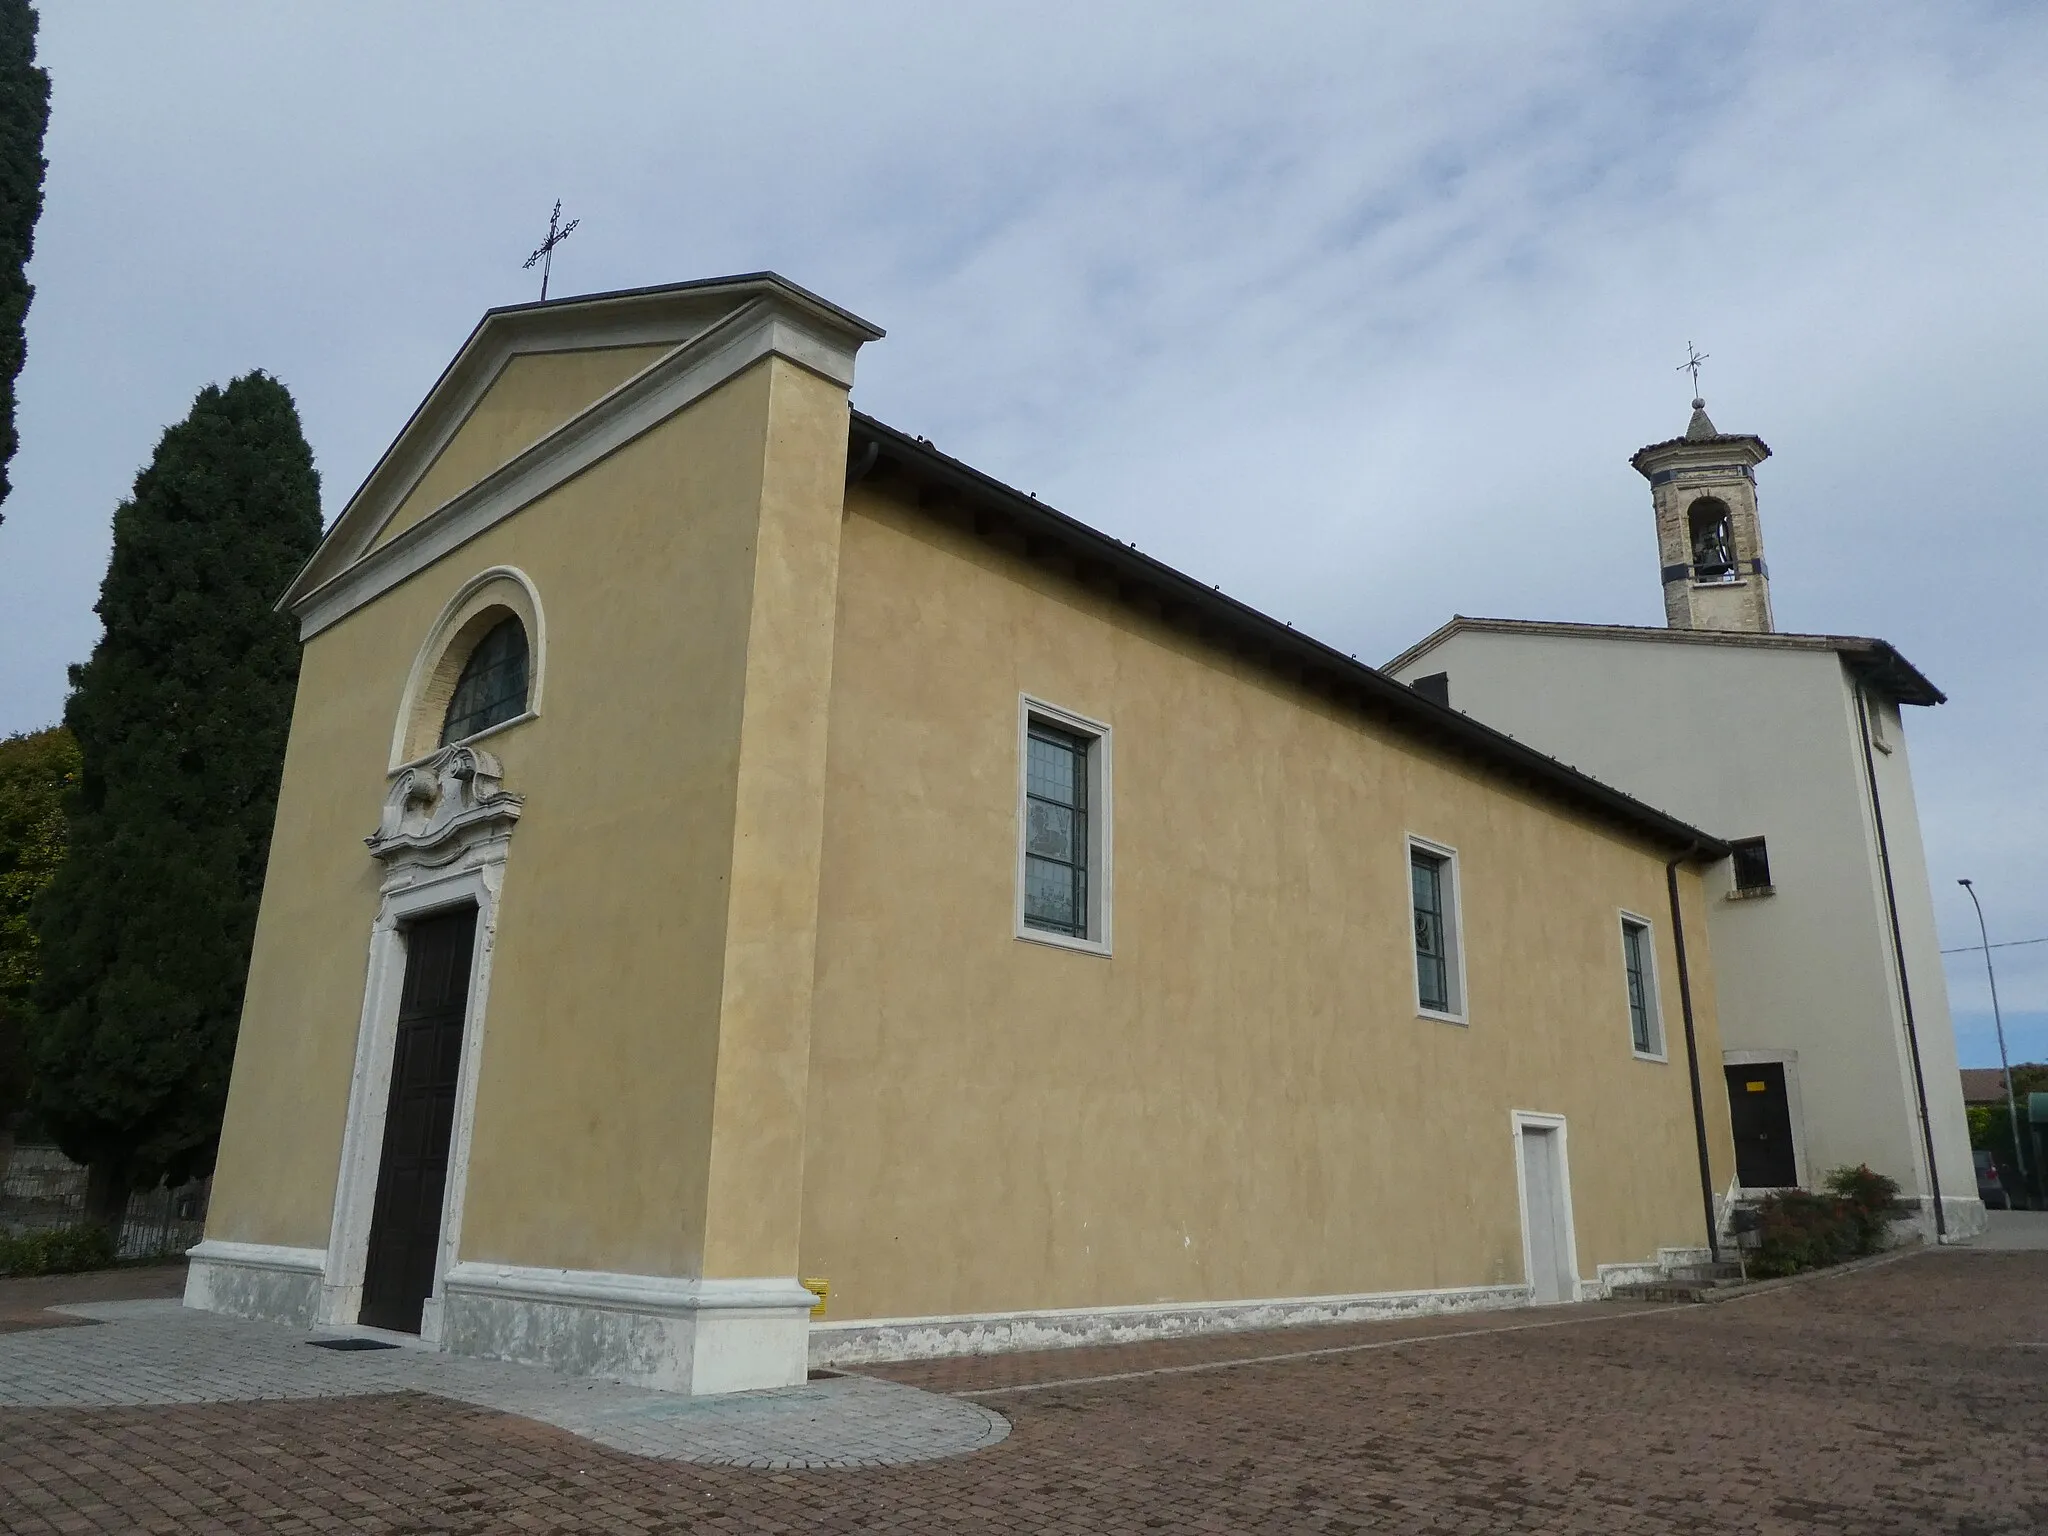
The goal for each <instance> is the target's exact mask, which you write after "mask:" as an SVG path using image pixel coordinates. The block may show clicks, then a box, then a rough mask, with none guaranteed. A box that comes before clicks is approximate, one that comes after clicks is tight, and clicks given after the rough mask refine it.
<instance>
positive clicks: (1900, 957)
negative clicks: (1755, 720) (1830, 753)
mask: <svg viewBox="0 0 2048 1536" xmlns="http://www.w3.org/2000/svg"><path fill="white" fill-rule="evenodd" d="M1856 724H1857V726H1858V728H1859V729H1860V730H1861V731H1862V733H1863V777H1864V779H1865V780H1866V781H1867V782H1868V783H1869V785H1870V816H1871V820H1872V821H1874V822H1876V824H1877V862H1878V864H1879V866H1880V867H1882V868H1883V870H1884V910H1885V915H1886V916H1887V917H1889V918H1890V919H1891V925H1892V963H1893V964H1894V965H1896V966H1897V967H1898V969H1899V1002H1900V1004H1901V1006H1902V1007H1903V1008H1904V1010H1905V1015H1906V1048H1907V1051H1908V1053H1909V1054H1910V1055H1911V1056H1912V1058H1913V1094H1914V1097H1915V1098H1916V1099H1918V1100H1919V1103H1920V1145H1921V1146H1922V1147H1923V1148H1925V1149H1926V1152H1927V1189H1928V1192H1929V1193H1930V1194H1931V1195H1932V1196H1933V1199H1934V1240H1935V1241H1936V1242H1937V1243H1939V1242H1940V1241H1941V1240H1942V1239H1943V1238H1945V1237H1947V1236H1948V1219H1947V1217H1946V1216H1945V1215H1944V1214H1943V1212H1942V1209H1941V1174H1940V1173H1939V1172H1938V1171H1937V1170H1936V1169H1935V1166H1934V1128H1933V1126H1932V1125H1930V1124H1929V1123H1928V1119H1927V1076H1926V1074H1925V1073H1924V1072H1922V1071H1921V1070H1920V1031H1919V1029H1918V1028H1917V1027H1916V1026H1915V1025H1914V1022H1913V984H1912V982H1911V981H1909V980H1908V979H1907V976H1906V941H1905V938H1904V936H1903V935H1902V934H1901V933H1900V932H1899V896H1898V892H1897V891H1896V890H1894V889H1893V887H1892V850H1891V844H1890V843H1889V842H1887V841H1886V840H1885V835H1884V803H1883V802H1882V801H1881V800H1879V799H1878V797H1877V759H1876V758H1875V757H1873V756H1872V755H1871V751H1870V708H1869V703H1868V701H1867V700H1866V698H1865V697H1864V692H1863V685H1862V684H1861V683H1857V684H1856Z"/></svg>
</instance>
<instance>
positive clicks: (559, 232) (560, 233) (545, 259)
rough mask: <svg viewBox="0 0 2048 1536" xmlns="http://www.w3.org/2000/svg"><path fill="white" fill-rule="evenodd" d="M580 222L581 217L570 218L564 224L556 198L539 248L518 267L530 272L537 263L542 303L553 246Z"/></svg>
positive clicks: (545, 296)
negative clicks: (546, 230)
mask: <svg viewBox="0 0 2048 1536" xmlns="http://www.w3.org/2000/svg"><path fill="white" fill-rule="evenodd" d="M582 222H583V221H582V220H581V219H571V220H570V221H569V222H568V223H566V224H564V223H563V222H562V200H561V199H560V198H559V197H558V198H556V199H555V211H554V212H553V213H551V214H549V215H548V237H547V239H545V240H543V241H541V243H540V249H539V250H537V251H535V252H534V253H533V254H532V255H531V256H529V257H527V258H526V265H525V266H524V267H523V268H521V269H520V270H522V271H525V272H531V271H532V270H533V269H534V265H535V264H536V263H538V264H539V266H540V301H541V303H543V304H545V303H547V301H548V274H549V273H550V272H551V271H552V270H553V269H554V265H555V247H556V246H558V245H560V244H561V243H562V242H563V241H564V240H566V239H568V238H569V237H570V236H571V235H573V234H574V233H576V226H577V225H578V224H581V223H582Z"/></svg>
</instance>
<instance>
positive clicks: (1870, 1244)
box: [1822, 1163, 1906, 1254]
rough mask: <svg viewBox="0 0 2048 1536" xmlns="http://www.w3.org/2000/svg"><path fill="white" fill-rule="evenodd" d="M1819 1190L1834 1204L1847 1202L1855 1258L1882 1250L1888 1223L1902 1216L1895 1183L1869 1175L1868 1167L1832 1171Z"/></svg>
mask: <svg viewBox="0 0 2048 1536" xmlns="http://www.w3.org/2000/svg"><path fill="white" fill-rule="evenodd" d="M1822 1187H1823V1188H1825V1189H1826V1190H1827V1192H1828V1193H1829V1194H1831V1195H1833V1196H1834V1197H1835V1198H1836V1199H1837V1200H1844V1201H1847V1202H1848V1206H1849V1215H1850V1218H1851V1219H1852V1220H1853V1221H1854V1222H1855V1224H1856V1251H1857V1253H1859V1254H1864V1253H1876V1252H1877V1251H1878V1250H1879V1249H1880V1248H1882V1247H1884V1242H1885V1238H1886V1237H1887V1236H1888V1235H1889V1234H1890V1232H1891V1226H1892V1222H1893V1221H1894V1220H1895V1219H1896V1218H1898V1217H1900V1216H1903V1215H1904V1214H1905V1213H1906V1206H1905V1202H1903V1201H1902V1200H1900V1199H1899V1182H1898V1180H1896V1179H1888V1178H1886V1177H1885V1176H1884V1175H1883V1174H1881V1173H1874V1172H1872V1171H1871V1168H1870V1165H1869V1164H1868V1163H1859V1164H1858V1165H1857V1166H1856V1167H1854V1168H1837V1169H1835V1170H1834V1172H1832V1173H1830V1174H1829V1175H1828V1176H1827V1178H1826V1179H1824V1180H1823V1181H1822Z"/></svg>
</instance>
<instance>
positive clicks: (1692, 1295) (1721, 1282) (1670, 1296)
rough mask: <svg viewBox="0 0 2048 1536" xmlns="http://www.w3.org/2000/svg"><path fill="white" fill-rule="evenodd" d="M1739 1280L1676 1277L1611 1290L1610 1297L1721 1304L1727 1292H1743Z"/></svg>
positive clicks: (1609, 1288)
mask: <svg viewBox="0 0 2048 1536" xmlns="http://www.w3.org/2000/svg"><path fill="white" fill-rule="evenodd" d="M1742 1285H1743V1282H1742V1280H1741V1278H1740V1277H1739V1276H1719V1277H1715V1278H1713V1279H1706V1280H1685V1279H1679V1278H1677V1277H1675V1276H1674V1277H1673V1278H1671V1279H1668V1280H1647V1281H1643V1282H1640V1283H1638V1284H1635V1285H1616V1286H1610V1287H1608V1291H1607V1294H1608V1295H1609V1296H1611V1297H1612V1298H1613V1299H1614V1300H1616V1301H1665V1302H1680V1303H1684V1302H1703V1301H1713V1300H1718V1299H1719V1298H1720V1296H1721V1295H1722V1294H1724V1293H1726V1292H1728V1291H1737V1290H1740V1289H1742Z"/></svg>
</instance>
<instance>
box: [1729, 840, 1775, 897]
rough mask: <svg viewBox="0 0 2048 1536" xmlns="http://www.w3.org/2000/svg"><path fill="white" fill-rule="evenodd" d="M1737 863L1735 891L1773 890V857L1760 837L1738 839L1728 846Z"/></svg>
mask: <svg viewBox="0 0 2048 1536" xmlns="http://www.w3.org/2000/svg"><path fill="white" fill-rule="evenodd" d="M1728 848H1729V852H1730V853H1731V854H1732V855H1733V858H1734V862H1735V889H1736V890H1738V891H1768V890H1769V889H1770V888H1771V856H1770V853H1769V851H1768V850H1767V849H1766V848H1765V847H1764V840H1763V839H1762V838H1760V837H1744V838H1738V839H1736V840H1735V841H1734V842H1732V843H1730V844H1729V845H1728Z"/></svg>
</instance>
